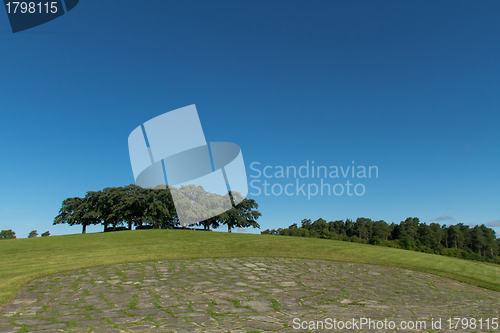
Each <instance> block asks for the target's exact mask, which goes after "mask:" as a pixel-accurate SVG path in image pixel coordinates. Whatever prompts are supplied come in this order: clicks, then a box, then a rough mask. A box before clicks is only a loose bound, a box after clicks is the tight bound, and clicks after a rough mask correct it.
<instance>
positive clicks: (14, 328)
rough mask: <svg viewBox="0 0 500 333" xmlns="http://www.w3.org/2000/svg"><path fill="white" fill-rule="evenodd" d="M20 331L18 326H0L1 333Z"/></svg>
mask: <svg viewBox="0 0 500 333" xmlns="http://www.w3.org/2000/svg"><path fill="white" fill-rule="evenodd" d="M20 329H21V327H20V326H10V325H9V326H0V332H1V333H15V332H17V331H19V330H20Z"/></svg>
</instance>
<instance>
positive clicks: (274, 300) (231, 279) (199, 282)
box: [0, 258, 500, 333]
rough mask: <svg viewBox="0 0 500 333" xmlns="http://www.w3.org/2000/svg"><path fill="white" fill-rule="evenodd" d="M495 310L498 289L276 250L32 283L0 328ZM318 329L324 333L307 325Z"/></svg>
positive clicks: (242, 328) (141, 327) (200, 325)
mask: <svg viewBox="0 0 500 333" xmlns="http://www.w3.org/2000/svg"><path fill="white" fill-rule="evenodd" d="M499 309H500V293H498V292H494V291H490V290H486V289H481V288H477V287H473V286H470V285H467V284H463V283H458V282H456V281H453V280H450V279H445V278H440V277H436V276H433V275H429V274H424V273H418V272H412V271H407V270H402V269H395V268H388V267H380V266H374V265H364V264H349V263H338V262H330V261H322V260H303V259H280V258H245V259H203V260H178V261H162V262H145V263H135V264H122V265H115V266H112V267H101V268H92V269H85V270H80V271H73V272H70V273H67V274H58V275H55V276H50V277H47V278H43V279H40V280H36V281H33V282H32V283H30V284H29V285H27V286H25V287H23V288H22V291H21V293H19V294H18V295H17V296H16V297H15V298H14V299H13V300H11V301H10V302H9V303H8V304H7V305H5V306H4V307H3V308H2V309H0V332H4V333H5V332H38V331H41V332H45V333H48V332H263V331H277V332H299V331H313V330H312V329H305V330H296V329H294V322H293V320H294V318H299V319H300V323H302V322H303V321H307V322H306V324H308V325H307V326H306V327H310V328H316V326H309V323H308V322H309V321H318V320H325V319H326V318H330V319H332V320H333V319H337V320H343V321H347V320H352V319H353V318H355V319H359V318H361V317H365V318H370V319H372V320H384V319H386V318H387V320H393V321H395V322H396V323H400V321H402V320H405V321H409V320H422V321H426V323H427V325H428V326H427V330H411V332H418V331H425V332H427V331H432V330H430V327H431V324H430V320H431V319H432V318H434V320H437V319H438V318H442V320H443V326H444V324H445V320H447V319H448V318H450V317H474V318H485V319H486V318H492V317H500V315H499ZM296 322H298V321H296ZM295 326H297V325H295ZM326 328H328V327H326ZM323 331H329V332H332V330H326V329H323V330H316V332H323ZM333 331H337V330H333ZM344 331H345V332H355V331H356V332H367V331H372V332H373V331H374V330H373V329H372V330H369V329H366V327H365V329H358V330H344ZM377 331H378V332H392V331H395V330H377ZM435 331H437V330H434V332H435ZM474 331H479V330H468V331H467V332H474ZM482 331H487V330H485V329H483V330H482ZM398 332H405V331H403V330H399V331H398ZM408 332H410V330H408ZM440 332H451V331H446V330H444V329H443V330H441V331H440ZM453 332H457V331H453ZM495 332H499V330H495Z"/></svg>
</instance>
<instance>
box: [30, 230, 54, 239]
mask: <svg viewBox="0 0 500 333" xmlns="http://www.w3.org/2000/svg"><path fill="white" fill-rule="evenodd" d="M41 236H42V237H48V236H50V232H48V231H45V232H44V233H43V234H42V235H41ZM35 237H38V231H37V230H32V231H31V232H30V233H29V234H28V238H35Z"/></svg>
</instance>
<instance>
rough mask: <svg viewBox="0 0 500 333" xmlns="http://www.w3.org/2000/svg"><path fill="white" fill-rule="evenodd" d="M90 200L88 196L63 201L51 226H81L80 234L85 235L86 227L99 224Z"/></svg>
mask: <svg viewBox="0 0 500 333" xmlns="http://www.w3.org/2000/svg"><path fill="white" fill-rule="evenodd" d="M90 199H91V197H90V196H88V195H87V196H86V197H85V198H79V197H74V198H67V199H65V200H64V201H63V203H62V207H61V209H60V210H59V214H58V215H57V216H56V217H55V219H54V223H53V224H54V225H56V224H61V223H66V224H69V225H70V226H73V225H77V224H81V225H82V234H84V233H86V230H87V226H89V225H92V224H99V223H100V219H99V216H98V213H97V212H96V211H95V206H93V205H92V201H91V200H90Z"/></svg>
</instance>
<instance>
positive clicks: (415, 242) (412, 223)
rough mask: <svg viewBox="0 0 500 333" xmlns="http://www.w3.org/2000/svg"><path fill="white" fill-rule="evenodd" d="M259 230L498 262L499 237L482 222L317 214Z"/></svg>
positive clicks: (499, 260) (264, 232) (268, 232)
mask: <svg viewBox="0 0 500 333" xmlns="http://www.w3.org/2000/svg"><path fill="white" fill-rule="evenodd" d="M261 234H271V235H284V236H298V237H314V238H326V239H334V240H341V241H350V242H359V243H367V244H372V245H382V246H389V247H395V248H402V249H406V250H414V251H419V252H426V253H434V254H441V255H448V256H453V257H458V258H464V259H471V260H479V261H487V262H495V263H498V264H500V238H496V235H495V231H494V230H493V229H491V228H488V227H486V226H485V225H484V224H483V225H480V226H474V227H470V226H469V225H466V224H463V223H458V224H457V225H450V226H448V227H447V226H446V225H443V226H441V225H439V224H438V223H430V224H429V225H427V224H426V223H420V220H419V219H418V218H417V217H409V218H407V219H406V220H404V221H401V222H400V223H399V224H395V223H391V224H388V223H387V222H385V221H383V220H380V221H372V220H371V219H369V218H364V217H361V218H358V219H356V221H353V220H350V219H346V220H345V221H344V220H336V221H330V222H327V221H326V220H324V219H321V218H320V219H318V220H316V221H314V222H312V221H311V220H310V219H303V220H302V221H301V225H300V226H298V225H297V224H296V223H294V224H292V225H290V226H289V227H288V228H285V229H283V228H279V229H277V230H275V229H271V230H269V229H266V230H264V231H262V232H261Z"/></svg>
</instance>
